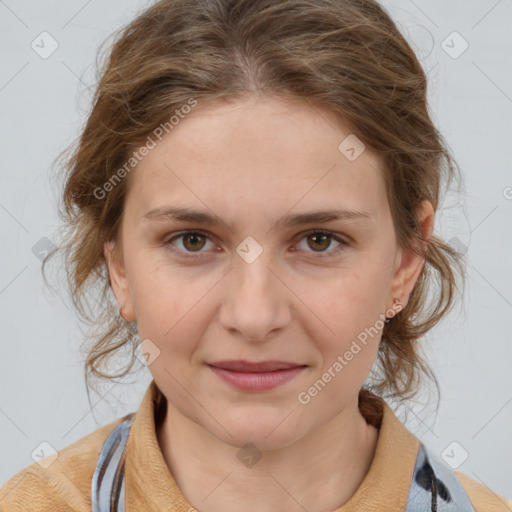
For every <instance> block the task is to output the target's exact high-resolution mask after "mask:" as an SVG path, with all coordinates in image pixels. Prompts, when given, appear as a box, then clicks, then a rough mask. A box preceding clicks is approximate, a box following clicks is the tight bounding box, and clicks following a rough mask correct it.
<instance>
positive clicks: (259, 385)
mask: <svg viewBox="0 0 512 512" xmlns="http://www.w3.org/2000/svg"><path fill="white" fill-rule="evenodd" d="M208 366H209V367H210V368H211V369H212V371H213V372H214V373H215V374H216V375H217V376H219V377H220V378H221V379H223V380H224V381H225V382H227V383H228V384H231V385H232V386H234V387H236V388H238V389H241V390H243V391H265V390H269V389H274V388H276V387H278V386H281V385H282V384H285V383H286V382H289V381H290V380H291V379H293V378H294V377H296V376H297V375H298V374H299V373H300V372H302V370H304V369H305V368H306V366H305V365H298V364H296V363H287V362H284V361H261V362H254V363H251V362H249V361H217V362H215V363H211V364H209V365H208Z"/></svg>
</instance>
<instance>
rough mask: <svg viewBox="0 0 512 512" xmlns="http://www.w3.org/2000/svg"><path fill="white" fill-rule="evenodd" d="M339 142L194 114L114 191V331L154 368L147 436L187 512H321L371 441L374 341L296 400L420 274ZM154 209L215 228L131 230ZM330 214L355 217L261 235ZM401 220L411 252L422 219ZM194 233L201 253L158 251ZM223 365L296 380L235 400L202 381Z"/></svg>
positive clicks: (295, 124)
mask: <svg viewBox="0 0 512 512" xmlns="http://www.w3.org/2000/svg"><path fill="white" fill-rule="evenodd" d="M349 134H351V131H350V129H349V128H348V127H347V126H345V125H344V124H343V123H341V122H340V120H339V119H338V118H335V117H334V115H333V114H332V113H331V112H329V111H328V110H325V109H323V108H319V107H317V106H315V107H313V106H312V105H311V104H310V103H307V102H303V101H300V100H290V99H282V98H280V99H276V98H273V99H270V98H266V99H261V98H258V99H255V98H247V99H244V100H239V101H237V102H233V103H230V104H227V103H217V104H200V105H199V106H197V107H196V108H195V109H194V110H193V111H192V112H191V113H190V114H188V115H187V116H186V118H185V119H184V120H182V121H181V122H180V124H179V125H177V126H176V127H175V128H174V129H173V131H171V132H170V133H169V134H168V135H166V137H165V138H163V140H162V142H160V143H159V144H158V145H157V147H156V148H155V149H153V150H152V151H151V152H150V153H149V154H148V155H147V156H146V157H145V158H144V159H143V160H142V162H141V163H140V164H139V165H138V167H137V168H136V169H135V170H133V171H132V174H131V175H130V178H129V179H130V183H129V190H128V194H127V197H126V204H125V210H124V214H123V220H122V226H121V242H122V243H121V247H116V246H115V245H114V244H113V243H107V244H105V257H106V260H107V264H108V267H109V272H110V276H111V282H112V288H113V291H114V293H115V295H116V298H117V300H118V302H119V305H120V306H122V314H123V316H124V318H125V319H126V320H128V321H133V320H136V321H137V325H138V330H139V335H140V338H141V340H145V339H149V340H151V343H153V344H154V345H152V346H156V347H158V350H159V351H160V353H159V355H158V357H156V359H154V361H152V362H151V364H149V369H150V371H151V374H152V376H153V378H154V379H155V381H156V383H157V385H158V386H159V388H160V389H161V390H162V392H163V393H164V394H165V396H166V397H167V400H168V413H167V416H166V418H165V421H164V423H163V425H162V426H161V427H160V428H159V430H158V432H157V437H158V441H159V444H160V447H161V449H162V453H163V456H164V459H165V461H166V462H167V465H168V467H169V469H170V471H171V473H172V475H173V477H174V479H175V480H176V483H177V484H178V486H179V488H180V490H181V491H182V493H183V495H184V496H185V498H186V499H187V500H188V501H189V503H190V504H191V505H192V506H193V507H195V508H196V509H198V510H200V511H208V512H217V511H221V510H222V511H224V512H226V511H227V512H229V511H237V512H238V511H239V510H241V509H247V508H248V507H250V508H249V509H250V510H251V511H268V510H287V511H299V510H300V511H303V510H304V508H305V509H307V510H308V511H310V512H324V511H326V510H332V509H335V508H337V507H339V506H341V505H342V504H344V503H346V502H347V501H348V500H349V499H350V497H351V496H352V495H353V494H354V493H355V491H356V490H357V488H358V487H359V486H360V484H361V482H362V481H363V479H364V477H365V475H366V473H367V471H368V469H369V467H370V465H371V462H372V460H373V457H374V454H375V448H376V444H377V440H378V430H377V429H375V428H374V427H373V426H370V425H368V424H367V423H366V421H365V419H364V418H363V416H362V415H361V413H360V412H359V409H358V406H357V399H358V392H359V390H360V388H361V387H362V385H363V383H364V381H365V379H366V378H367V376H368V374H369V372H370V370H371V368H372V365H373V364H374V361H375V358H376V355H377V350H378V346H379V342H380V339H381V331H379V333H378V335H375V336H374V337H370V338H369V340H368V343H367V344H366V345H365V346H363V348H362V350H361V351H360V352H358V354H357V355H355V356H354V357H353V359H352V360H351V361H350V362H348V364H347V365H346V366H344V368H343V370H342V371H341V372H339V373H337V374H336V376H335V377H334V378H332V379H331V381H330V382H329V383H328V384H327V385H326V386H325V387H324V388H323V389H322V390H321V392H319V393H318V394H317V395H316V396H315V397H314V398H312V399H311V401H310V402H309V403H308V404H306V405H305V404H302V403H300V402H299V400H298V398H297V397H298V394H299V393H300V392H303V391H307V390H308V389H309V388H310V387H311V386H312V385H313V384H314V383H315V382H316V381H317V380H318V379H320V378H321V377H322V374H323V373H325V372H326V371H327V369H328V368H329V367H332V365H333V363H334V362H335V361H336V360H337V357H338V356H339V355H343V354H344V353H345V352H346V351H347V350H349V348H350V346H351V344H352V342H353V341H354V340H355V339H356V337H357V335H358V334H359V333H361V332H362V331H364V329H365V328H369V327H371V326H376V325H377V326H379V325H380V324H379V323H378V322H377V321H378V320H379V319H382V318H383V315H384V314H386V312H388V315H387V316H391V315H390V314H389V310H392V305H393V303H394V299H395V298H398V299H399V300H401V302H402V304H403V307H405V305H406V304H407V298H408V296H409V295H410V293H411V291H412V290H413V288H414V284H415V283H416V281H417V278H418V276H419V274H420V272H421V269H422V267H423V264H424V260H423V259H422V258H421V257H419V256H417V255H416V254H415V253H414V252H412V251H403V250H401V249H399V247H398V245H397V241H396V237H395V232H394V227H393V222H392V218H391V213H390V209H389V204H388V201H387V197H386V191H385V187H384V181H383V177H382V163H381V161H380V159H379V157H378V155H376V154H374V153H373V152H371V151H370V150H369V149H368V148H367V149H366V150H365V151H364V152H363V153H362V154H361V155H360V156H359V157H358V158H357V159H356V160H355V161H349V160H348V159H347V158H346V157H345V155H344V154H342V153H341V152H340V151H339V150H338V146H339V144H340V143H341V142H342V141H343V140H344V139H345V138H346V137H347V136H348V135H349ZM169 205H175V206H176V205H179V206H184V207H185V206H186V207H189V208H193V209H200V210H205V211H207V212H208V213H211V214H215V215H216V216H217V217H218V218H219V219H220V224H219V225H216V226H204V225H200V224H197V223H195V222H194V223H191V222H183V221H176V220H172V219H171V220H159V221H157V220H151V221H149V220H147V219H144V218H143V217H144V215H145V213H147V212H148V211H150V210H152V209H154V208H158V207H164V206H169ZM334 208H338V209H339V208H341V209H352V210H357V211H364V212H368V213H369V214H370V216H371V217H370V218H369V219H364V220H361V219H359V220H346V219H345V220H334V221H330V222H327V223H325V224H318V223H315V224H307V225H300V226H295V227H288V228H287V227H281V226H278V225H277V224H276V222H277V220H278V219H280V218H281V217H283V216H286V215H288V214H294V213H298V212H308V211H312V210H318V209H320V210H326V209H334ZM417 216H418V218H419V220H420V222H421V226H422V229H423V235H424V236H428V235H429V234H430V232H431V230H432V225H433V221H434V208H433V207H432V204H431V203H430V202H428V201H424V202H423V203H422V204H421V207H420V208H419V209H418V211H417ZM198 229H200V230H203V231H205V232H206V233H205V236H200V237H199V238H196V239H194V237H192V238H191V237H190V236H188V237H187V236H182V237H177V238H175V239H174V240H172V241H170V238H172V237H173V236H175V235H176V234H177V233H182V232H183V231H184V230H198ZM318 229H320V230H328V231H330V232H332V233H333V235H335V236H340V237H341V238H343V239H344V240H345V241H346V242H347V245H345V246H343V247H342V250H341V251H339V252H336V251H337V249H338V248H340V242H337V241H336V240H335V238H332V237H331V238H328V239H327V241H326V242H322V241H321V240H320V241H318V239H316V238H315V237H314V236H313V235H311V234H310V233H309V231H311V230H318ZM189 235H190V234H189ZM248 236H251V237H253V238H254V239H255V240H256V241H257V243H258V244H259V246H261V248H262V249H263V252H262V253H261V254H260V255H259V256H258V257H257V258H256V259H255V261H253V262H251V263H248V262H247V261H246V260H244V259H243V258H242V257H240V256H239V254H238V253H237V252H236V249H237V247H238V246H239V245H240V244H241V243H242V241H244V239H245V238H246V237H248ZM329 242H330V243H329ZM171 248H174V249H175V252H173V251H172V250H171ZM329 254H332V256H329ZM180 255H181V256H180ZM322 255H324V256H323V257H322ZM194 256H198V257H196V258H195V259H194ZM392 311H393V310H392ZM395 311H396V310H395ZM376 322H377V323H376ZM231 359H245V360H250V361H261V360H269V359H277V360H283V361H291V362H295V363H298V364H303V365H307V368H306V369H305V370H304V371H303V372H302V373H300V374H299V375H298V376H297V377H295V378H294V379H293V380H291V381H289V382H287V383H286V384H284V385H282V386H280V387H278V388H276V389H273V390H270V391H264V392H245V391H240V390H237V389H235V388H232V387H231V386H230V385H229V384H227V383H225V382H224V381H222V380H221V379H220V378H219V377H218V376H217V375H215V374H214V373H213V372H212V371H211V369H210V368H209V367H208V366H207V363H211V362H213V361H219V360H231ZM177 440H179V441H177ZM248 442H251V443H253V444H254V445H255V446H256V447H257V450H258V452H259V453H260V454H261V455H262V457H261V459H260V460H259V461H258V462H257V463H256V464H255V465H253V466H250V467H248V466H246V465H245V464H244V463H242V461H241V460H240V459H239V457H237V453H238V451H239V450H240V447H243V446H244V445H245V444H246V443H248ZM319 488H322V492H321V493H318V489H319ZM262 489H264V492H262ZM242 505H243V506H242ZM303 507H304V508H303Z"/></svg>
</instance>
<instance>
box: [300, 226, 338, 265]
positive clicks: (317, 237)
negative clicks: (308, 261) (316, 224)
mask: <svg viewBox="0 0 512 512" xmlns="http://www.w3.org/2000/svg"><path fill="white" fill-rule="evenodd" d="M302 240H306V248H304V247H302V248H301V247H300V243H299V244H298V248H299V250H302V251H305V252H309V253H317V254H318V255H319V257H321V258H322V257H330V256H336V255H337V254H338V253H340V252H341V251H343V250H344V249H345V248H346V247H347V246H348V242H346V241H345V240H343V239H342V238H340V237H339V236H336V235H335V234H334V233H331V232H330V231H318V230H316V231H310V232H309V233H306V234H305V235H303V238H302ZM333 240H334V241H335V242H337V243H338V246H337V247H334V249H331V250H328V249H329V247H330V246H331V244H332V242H333Z"/></svg>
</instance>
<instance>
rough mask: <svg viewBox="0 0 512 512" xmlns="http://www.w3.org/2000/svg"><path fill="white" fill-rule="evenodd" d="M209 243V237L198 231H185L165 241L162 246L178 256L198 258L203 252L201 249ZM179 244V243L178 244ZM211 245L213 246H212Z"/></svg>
mask: <svg viewBox="0 0 512 512" xmlns="http://www.w3.org/2000/svg"><path fill="white" fill-rule="evenodd" d="M207 241H209V242H210V243H212V242H211V240H210V237H209V236H207V235H206V234H205V233H202V232H200V231H185V232H182V233H180V234H177V235H175V236H173V237H169V238H167V239H166V240H165V242H164V244H165V245H166V246H167V247H168V248H169V249H170V250H172V251H173V252H174V253H176V254H178V255H180V256H181V255H183V257H188V258H193V257H195V256H197V257H199V256H202V254H203V253H204V252H205V251H203V250H202V249H203V248H204V247H205V245H206V244H207ZM178 242H180V243H178ZM212 245H213V244H212Z"/></svg>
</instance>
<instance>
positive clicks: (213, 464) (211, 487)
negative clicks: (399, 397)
mask: <svg viewBox="0 0 512 512" xmlns="http://www.w3.org/2000/svg"><path fill="white" fill-rule="evenodd" d="M157 437H158V441H159V444H160V448H161V450H162V454H163V456H164V459H165V461H166V463H167V466H168V467H169V470H170V472H171V474H172V476H173V478H174V480H175V481H176V484H177V486H178V488H179V489H180V491H181V493H182V494H183V496H184V497H185V499H186V500H187V501H188V502H189V503H190V504H191V505H192V506H193V507H195V508H197V510H201V511H207V512H217V511H218V512H220V511H223V512H231V511H233V512H235V511H239V510H240V508H243V507H242V506H241V505H242V504H243V505H245V504H247V505H248V504H250V508H251V510H253V511H255V512H259V511H262V512H263V511H267V510H269V509H274V510H287V511H292V512H295V511H297V512H303V511H304V510H308V511H309V512H325V511H326V510H334V509H336V508H338V507H340V506H342V505H343V504H345V503H346V502H347V501H348V500H349V499H350V498H351V497H352V496H353V495H354V494H355V492H356V491H357V489H358V487H359V486H360V485H361V483H362V481H363V480H364V477H365V476H366V474H367V472H368V470H369V468H370V465H371V463H372V460H373V458H374V455H375V449H376V446H377V440H378V429H377V428H376V427H374V426H372V425H370V424H368V423H366V420H365V419H364V418H363V416H362V415H361V413H360V412H359V409H358V404H357V400H355V401H354V402H352V403H351V404H350V406H347V408H345V409H344V410H343V411H342V412H341V413H340V414H339V415H338V416H335V417H334V418H333V419H332V420H331V421H330V422H328V423H327V424H325V425H322V426H321V427H320V428H318V429H317V430H315V431H313V432H312V433H310V434H309V435H308V436H306V437H304V438H302V439H300V440H299V441H297V442H294V443H292V444H290V445H287V446H285V447H282V448H279V449H275V450H267V451H265V452H264V453H263V454H261V455H262V457H261V458H260V459H259V460H258V462H257V463H256V464H254V465H248V466H246V465H244V464H241V463H240V459H239V457H238V456H237V454H238V453H239V451H240V448H239V447H234V446H231V445H228V444H226V443H224V442H222V441H220V440H219V439H217V438H216V437H214V436H213V435H211V434H210V433H209V432H208V431H207V430H205V429H204V428H203V427H202V426H200V425H198V424H197V423H195V422H193V421H192V420H190V419H189V418H187V417H185V416H183V415H182V414H181V413H180V412H179V411H178V410H177V409H175V408H174V407H173V406H172V404H170V403H169V402H168V403H167V412H166V414H165V419H164V421H163V423H162V424H161V425H160V426H158V427H157ZM177 440H179V442H177ZM262 489H264V491H265V492H262ZM318 489H322V492H321V493H319V492H318Z"/></svg>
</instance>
